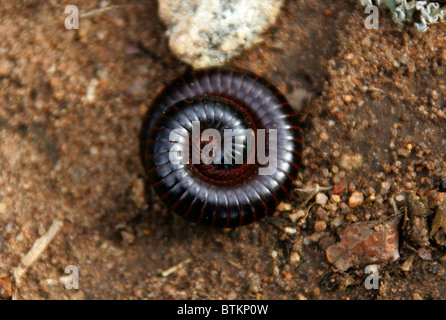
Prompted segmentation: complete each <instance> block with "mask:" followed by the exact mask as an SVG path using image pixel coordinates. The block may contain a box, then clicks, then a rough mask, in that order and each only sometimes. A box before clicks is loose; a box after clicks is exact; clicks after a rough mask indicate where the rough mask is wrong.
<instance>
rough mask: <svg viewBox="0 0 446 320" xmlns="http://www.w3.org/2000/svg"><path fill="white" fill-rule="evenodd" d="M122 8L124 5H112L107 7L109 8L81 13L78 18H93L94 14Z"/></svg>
mask: <svg viewBox="0 0 446 320" xmlns="http://www.w3.org/2000/svg"><path fill="white" fill-rule="evenodd" d="M123 6H124V5H113V6H109V7H104V8H99V9H93V10H90V11H87V12H84V13H81V14H80V17H81V18H89V17H92V16H94V15H96V14H99V13H103V12H107V11H110V10H113V9H116V8H120V7H123Z"/></svg>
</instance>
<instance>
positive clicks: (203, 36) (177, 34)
mask: <svg viewBox="0 0 446 320" xmlns="http://www.w3.org/2000/svg"><path fill="white" fill-rule="evenodd" d="M283 2H284V1H283V0H187V1H185V0H159V15H160V17H161V19H162V20H163V21H164V23H165V24H166V26H167V34H168V36H169V46H170V48H171V50H172V51H173V52H174V53H175V54H176V55H177V56H178V57H179V58H180V59H181V60H182V61H184V62H186V63H188V64H191V65H192V66H193V67H194V68H203V67H209V66H215V65H221V64H223V63H224V62H225V61H227V60H228V59H230V58H231V57H232V56H234V54H236V53H237V52H240V51H241V50H242V49H245V48H249V47H250V46H251V45H252V44H253V43H256V42H258V41H260V40H261V38H260V35H261V33H262V32H263V31H265V30H266V28H267V27H269V26H270V25H272V24H274V23H275V21H276V18H277V15H278V14H279V12H280V8H281V6H282V4H283Z"/></svg>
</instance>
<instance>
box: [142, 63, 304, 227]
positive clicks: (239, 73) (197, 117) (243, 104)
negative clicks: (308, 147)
mask: <svg viewBox="0 0 446 320" xmlns="http://www.w3.org/2000/svg"><path fill="white" fill-rule="evenodd" d="M197 124H198V126H197ZM194 125H195V127H194ZM194 128H196V129H197V130H199V135H198V136H197V135H195V137H198V141H197V140H196V139H195V140H194V138H193V137H194ZM207 129H214V133H215V132H218V133H220V134H221V136H222V137H223V136H224V144H223V142H222V141H223V138H221V139H220V140H218V139H216V136H214V135H209V134H206V132H207V131H208V130H207ZM225 129H231V130H233V131H232V132H233V133H234V136H233V137H232V136H229V139H226V136H225V135H224V133H225V132H226V131H225ZM247 129H251V130H252V131H250V130H247ZM262 129H263V138H264V139H263V140H264V141H265V145H266V146H265V148H266V149H265V150H266V151H265V152H264V155H265V156H266V155H269V157H270V159H269V162H268V163H265V162H264V161H263V162H262V161H260V160H259V157H258V152H259V150H260V147H261V144H260V145H259V144H258V142H259V141H260V138H261V136H262V135H261V134H260V133H261V132H262ZM174 130H175V132H177V134H176V135H173V136H172V131H174ZM274 131H275V132H276V133H275V134H273V132H274ZM240 132H245V133H246V134H245V135H241V138H240V139H238V138H237V134H238V133H240ZM249 133H251V136H250V135H249ZM250 137H251V138H252V139H251V140H250ZM142 138H143V142H142V145H141V152H142V157H143V163H144V167H145V171H146V176H147V179H148V182H149V183H150V185H152V186H153V188H154V189H155V191H156V193H157V194H158V195H159V197H160V198H161V199H162V200H163V201H164V202H165V203H166V204H167V205H168V207H169V208H170V209H171V210H172V211H174V212H175V213H177V214H178V215H180V216H182V217H184V218H186V219H189V220H191V221H194V222H197V223H199V224H203V225H209V226H213V227H236V226H241V225H245V224H248V223H251V222H253V221H256V220H259V219H260V218H262V217H263V216H265V215H267V214H272V213H273V212H274V210H275V208H276V206H277V205H278V204H279V203H280V202H281V201H282V200H284V199H285V198H286V197H287V196H288V194H289V192H290V190H291V188H292V186H293V182H294V180H295V179H296V178H297V173H298V170H299V163H300V158H301V145H302V141H301V138H300V128H299V124H298V119H297V115H296V114H295V113H294V111H293V109H292V108H291V107H290V105H289V104H288V102H287V100H286V98H285V97H284V96H283V95H282V94H281V93H280V92H279V91H278V89H277V88H276V87H274V86H273V85H272V84H271V83H270V82H268V81H266V80H264V79H263V78H261V77H259V76H256V75H254V74H252V73H250V72H248V71H245V70H240V69H230V68H212V69H206V70H199V71H193V72H190V73H189V74H186V75H184V76H182V77H180V78H178V79H177V80H175V81H174V82H173V83H172V84H171V85H169V86H167V87H166V88H165V89H164V90H163V92H162V93H161V94H160V95H159V96H158V97H157V99H156V100H155V102H154V103H153V105H152V107H151V108H150V109H149V111H148V114H147V118H146V119H145V122H144V124H143V128H142ZM248 141H251V142H252V141H254V142H255V143H254V148H252V147H249V146H248ZM217 142H220V143H221V146H222V148H221V150H222V151H221V152H220V153H218V152H215V153H214V151H218V150H219V149H214V148H213V147H210V148H208V151H209V152H208V153H207V154H208V155H209V157H210V158H209V159H212V160H213V161H211V162H210V161H207V162H206V161H204V160H203V158H200V151H202V150H204V148H206V146H208V147H209V146H212V145H215V146H218V143H217ZM178 147H179V149H178ZM175 148H176V149H175ZM271 148H275V149H274V150H272V149H271ZM172 150H176V151H175V152H173V153H172ZM197 150H198V153H197ZM228 150H229V152H228ZM175 154H179V155H182V157H180V156H179V158H178V159H176V160H178V161H173V160H175V157H173V158H172V155H175ZM205 154H206V153H205ZM197 155H198V158H197ZM201 155H203V153H202V154H201ZM236 155H238V156H241V158H240V157H239V158H238V159H242V161H240V160H238V161H237V160H235V161H234V159H236ZM272 156H274V158H273V157H272ZM197 159H198V160H197ZM216 159H217V160H218V159H221V161H220V162H219V161H215V160H216ZM228 159H229V161H226V160H228ZM274 159H275V160H274ZM179 160H181V161H179ZM184 160H187V161H184ZM271 163H274V166H273V170H271V171H268V170H265V171H264V174H260V173H261V170H262V169H267V168H268V166H269V165H270V164H271ZM265 172H266V173H265Z"/></svg>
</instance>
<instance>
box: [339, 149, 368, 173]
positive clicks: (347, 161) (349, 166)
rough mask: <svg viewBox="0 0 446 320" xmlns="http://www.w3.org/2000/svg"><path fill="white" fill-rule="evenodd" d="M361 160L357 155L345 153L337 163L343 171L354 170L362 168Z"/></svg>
mask: <svg viewBox="0 0 446 320" xmlns="http://www.w3.org/2000/svg"><path fill="white" fill-rule="evenodd" d="M362 163H363V159H362V156H361V155H360V154H358V153H345V154H343V155H342V157H341V160H340V161H339V166H340V167H341V168H342V169H344V170H348V171H350V170H354V169H359V168H361V167H362Z"/></svg>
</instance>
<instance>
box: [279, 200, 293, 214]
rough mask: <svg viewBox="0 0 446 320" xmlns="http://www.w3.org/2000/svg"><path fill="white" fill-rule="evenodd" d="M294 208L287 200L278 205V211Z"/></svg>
mask: <svg viewBox="0 0 446 320" xmlns="http://www.w3.org/2000/svg"><path fill="white" fill-rule="evenodd" d="M291 210H293V206H292V205H291V204H289V203H286V202H281V203H279V205H278V206H277V211H280V212H282V211H291Z"/></svg>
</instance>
